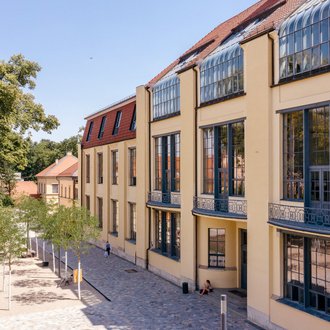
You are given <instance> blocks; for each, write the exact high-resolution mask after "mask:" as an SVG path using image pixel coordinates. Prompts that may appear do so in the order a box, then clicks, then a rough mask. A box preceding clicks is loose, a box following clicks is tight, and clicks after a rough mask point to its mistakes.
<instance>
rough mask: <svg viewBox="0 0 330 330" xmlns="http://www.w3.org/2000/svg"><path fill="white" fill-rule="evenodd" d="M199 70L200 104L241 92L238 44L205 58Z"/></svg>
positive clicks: (240, 50) (240, 60)
mask: <svg viewBox="0 0 330 330" xmlns="http://www.w3.org/2000/svg"><path fill="white" fill-rule="evenodd" d="M200 70H201V103H205V102H208V101H212V100H217V99H220V98H222V97H225V96H228V95H232V94H236V93H239V92H242V91H243V88H244V87H243V50H242V48H241V47H240V46H239V44H238V43H236V44H234V45H232V46H229V47H227V48H223V49H220V50H219V51H218V52H216V53H214V54H212V55H211V56H210V57H208V58H206V60H205V61H204V62H203V63H202V64H201V68H200Z"/></svg>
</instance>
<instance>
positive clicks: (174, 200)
mask: <svg viewBox="0 0 330 330" xmlns="http://www.w3.org/2000/svg"><path fill="white" fill-rule="evenodd" d="M148 202H149V203H150V202H151V203H160V204H170V205H176V206H179V205H181V194H180V193H176V192H170V193H162V192H160V191H153V192H149V193H148Z"/></svg>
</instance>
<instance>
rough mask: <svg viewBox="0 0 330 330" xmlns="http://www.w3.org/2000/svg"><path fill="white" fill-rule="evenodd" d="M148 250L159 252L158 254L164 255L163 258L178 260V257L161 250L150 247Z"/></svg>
mask: <svg viewBox="0 0 330 330" xmlns="http://www.w3.org/2000/svg"><path fill="white" fill-rule="evenodd" d="M150 251H152V252H155V253H157V254H159V255H161V256H163V257H165V258H168V259H171V260H173V261H176V262H180V258H178V257H174V256H169V255H168V254H165V253H163V252H162V251H161V250H159V249H151V250H150Z"/></svg>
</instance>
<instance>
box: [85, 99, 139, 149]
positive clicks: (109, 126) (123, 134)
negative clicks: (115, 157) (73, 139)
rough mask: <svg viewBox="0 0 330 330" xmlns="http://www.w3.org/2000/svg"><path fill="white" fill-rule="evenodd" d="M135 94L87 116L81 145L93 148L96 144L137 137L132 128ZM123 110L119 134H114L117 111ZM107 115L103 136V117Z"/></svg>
mask: <svg viewBox="0 0 330 330" xmlns="http://www.w3.org/2000/svg"><path fill="white" fill-rule="evenodd" d="M135 101H136V98H135V96H133V97H129V98H126V99H124V100H123V101H119V102H116V103H114V104H113V105H111V106H109V107H108V108H104V109H102V110H101V111H99V112H97V113H95V114H93V115H90V116H88V117H87V119H88V120H87V123H86V126H85V131H84V135H83V138H82V142H81V146H82V148H83V149H87V148H92V147H96V146H101V145H106V144H110V143H115V142H119V141H124V140H130V139H135V137H136V131H135V130H131V129H130V128H131V123H132V119H133V115H134V111H135V106H136V102H135ZM118 111H121V113H122V117H121V121H120V126H119V130H118V134H116V135H113V134H112V133H113V128H114V125H115V120H116V115H117V112H118ZM103 117H106V120H105V125H104V133H103V136H102V137H101V138H99V137H98V135H99V131H100V126H101V122H102V118H103ZM91 122H93V129H92V132H91V136H90V139H89V141H86V139H87V134H88V130H89V126H90V124H91Z"/></svg>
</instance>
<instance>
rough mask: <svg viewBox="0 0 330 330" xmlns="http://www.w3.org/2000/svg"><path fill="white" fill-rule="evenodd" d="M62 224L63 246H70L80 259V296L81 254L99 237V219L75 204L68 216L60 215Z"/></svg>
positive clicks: (61, 239) (68, 210) (60, 238)
mask: <svg viewBox="0 0 330 330" xmlns="http://www.w3.org/2000/svg"><path fill="white" fill-rule="evenodd" d="M60 219H61V222H62V225H61V226H60V227H61V231H60V235H59V240H60V241H61V244H62V246H66V247H70V249H71V250H72V251H73V253H74V255H75V256H76V257H77V260H78V297H79V299H81V293H80V281H79V279H80V276H81V256H82V254H84V253H86V252H87V251H88V250H89V248H90V244H89V243H90V242H91V241H94V240H96V239H98V238H99V236H100V228H99V227H98V219H97V218H96V217H94V216H91V214H90V212H89V211H88V210H87V209H85V208H83V207H77V206H75V205H73V206H71V207H69V208H67V210H66V216H65V217H63V216H61V217H60Z"/></svg>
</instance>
